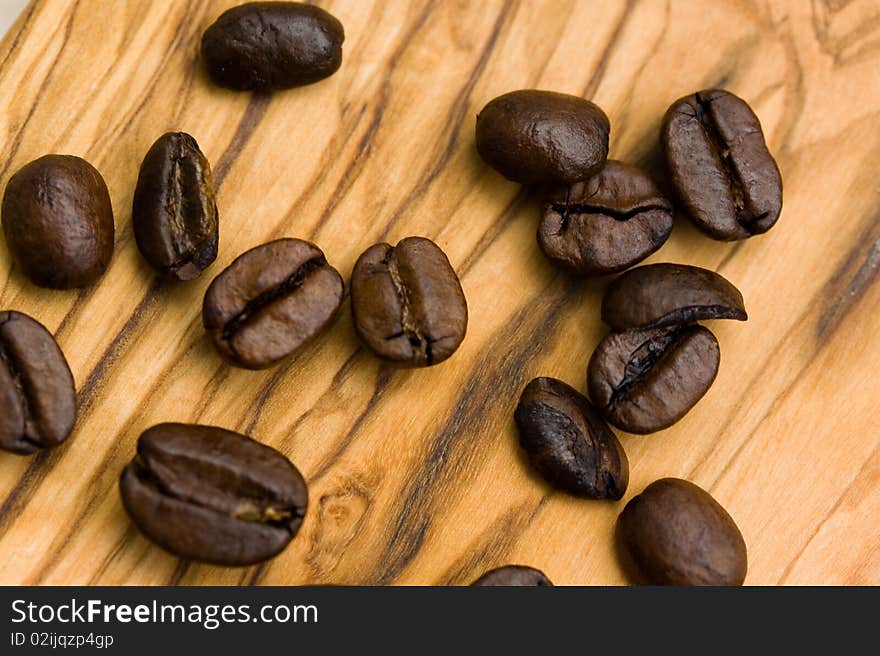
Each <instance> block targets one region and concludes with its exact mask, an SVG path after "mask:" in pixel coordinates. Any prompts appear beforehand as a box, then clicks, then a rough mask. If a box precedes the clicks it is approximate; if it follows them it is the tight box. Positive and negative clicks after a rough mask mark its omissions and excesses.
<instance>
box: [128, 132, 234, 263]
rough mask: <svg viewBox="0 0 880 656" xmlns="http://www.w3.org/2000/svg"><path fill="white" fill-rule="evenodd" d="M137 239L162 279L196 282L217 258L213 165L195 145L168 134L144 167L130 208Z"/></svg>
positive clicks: (178, 134) (179, 135) (184, 136)
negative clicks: (167, 277)
mask: <svg viewBox="0 0 880 656" xmlns="http://www.w3.org/2000/svg"><path fill="white" fill-rule="evenodd" d="M132 223H133V225H134V237H135V240H136V241H137V245H138V249H140V251H141V254H142V255H143V256H144V259H146V260H147V262H149V263H150V266H152V267H153V268H154V269H155V270H156V271H158V272H159V273H161V274H162V275H165V276H169V277H171V278H176V279H178V280H193V279H195V278H198V277H199V275H200V274H201V273H202V271H204V270H205V269H206V268H207V267H208V266H209V265H210V264H211V262H213V261H214V259H215V258H216V257H217V241H218V228H219V225H218V220H217V202H216V200H215V197H214V182H213V179H212V177H211V165H210V164H208V160H207V159H206V158H205V156H204V155H203V154H202V151H201V150H199V145H198V144H197V143H196V140H195V139H193V138H192V137H191V136H190V135H188V134H186V133H184V132H169V133H167V134H164V135H162V136H161V137H159V139H158V140H157V141H156V143H154V144H153V147H152V148H150V150H149V152H147V156H146V157H145V158H144V162H143V164H141V170H140V174H139V175H138V181H137V187H136V188H135V190H134V203H133V207H132Z"/></svg>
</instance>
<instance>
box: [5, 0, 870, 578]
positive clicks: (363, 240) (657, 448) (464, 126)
mask: <svg viewBox="0 0 880 656" xmlns="http://www.w3.org/2000/svg"><path fill="white" fill-rule="evenodd" d="M231 4H233V3H232V2H229V1H220V2H207V1H206V2H198V1H192V2H158V1H157V2H150V1H147V0H141V1H135V0H132V1H128V2H122V1H115V0H79V1H77V0H44V1H42V2H35V3H34V4H32V5H31V6H30V7H29V8H28V9H27V10H26V12H25V13H24V15H23V16H22V17H21V19H20V20H19V21H18V23H17V24H16V26H15V27H13V28H12V30H11V32H10V33H9V34H8V35H7V37H6V38H5V40H4V41H3V42H2V45H0V108H2V109H0V138H2V142H0V148H2V158H0V185H3V186H5V184H6V181H7V180H8V179H9V176H10V175H11V174H12V173H13V172H14V171H15V170H17V169H18V168H19V167H20V166H22V165H23V164H25V163H26V162H28V161H30V160H32V159H34V158H36V157H38V156H40V155H43V154H46V153H50V152H57V153H71V154H76V155H80V156H83V157H85V158H87V159H88V160H89V161H90V162H92V163H93V164H94V165H95V166H96V167H97V168H98V169H99V170H100V171H101V172H102V173H103V174H104V177H105V178H106V180H107V184H108V186H109V188H110V192H111V196H112V199H113V205H114V209H115V215H116V226H117V243H116V252H115V255H114V258H113V262H112V265H111V268H110V269H109V271H108V272H107V274H106V275H105V276H104V278H103V279H102V280H101V281H100V284H98V285H97V286H95V287H93V288H90V289H87V290H83V291H71V292H53V291H46V290H41V289H38V288H36V287H34V286H33V285H31V284H29V283H28V282H27V281H26V280H25V279H24V278H23V277H22V275H21V273H20V272H19V271H18V270H17V269H16V267H14V266H13V265H12V263H11V260H10V256H9V254H8V251H7V249H6V247H5V244H4V245H0V290H2V293H0V307H2V308H3V309H16V310H22V311H25V312H28V313H30V314H32V315H33V316H35V317H37V318H38V319H39V320H41V321H43V322H44V323H45V324H46V325H47V326H48V327H49V328H50V329H51V330H52V331H54V332H55V334H56V335H57V338H58V340H59V342H60V344H61V346H62V348H63V349H64V351H65V353H66V354H67V357H68V359H69V361H70V364H71V368H72V370H73V373H74V376H75V378H76V381H77V386H78V391H79V404H80V410H79V420H78V422H77V427H76V430H75V433H74V434H73V436H72V437H71V439H70V440H69V441H68V442H67V444H66V445H64V446H63V447H61V448H58V449H55V450H53V451H50V452H46V453H41V454H39V455H36V456H33V457H26V458H23V457H18V456H14V455H10V454H0V501H2V503H0V582H2V583H29V584H72V583H79V584H85V583H101V584H122V583H128V584H165V583H179V584H238V583H261V584H301V583H315V584H319V583H320V584H324V583H337V584H378V583H394V584H442V583H454V584H458V583H466V582H469V581H470V580H472V579H473V578H475V577H476V576H477V575H478V574H480V573H481V572H482V571H483V570H485V569H487V568H490V567H493V566H496V565H501V564H505V563H508V562H517V563H527V564H531V565H534V566H536V567H540V568H541V569H543V570H544V571H546V572H547V574H548V575H549V576H550V578H551V579H552V580H553V581H555V582H556V583H558V584H618V583H624V582H625V578H624V576H623V574H622V572H621V570H620V568H619V566H618V564H617V561H616V559H615V556H614V552H613V548H612V539H611V536H612V529H613V526H614V522H615V518H616V516H617V514H618V513H619V512H620V510H621V509H622V508H623V504H624V502H625V501H626V500H627V499H628V498H630V497H631V496H632V495H633V494H636V493H638V492H639V491H640V490H641V489H643V488H644V487H645V485H647V484H648V483H650V482H651V481H653V480H655V479H657V478H660V477H663V476H680V477H684V478H688V479H690V480H693V481H694V482H696V483H698V484H700V485H702V486H703V487H705V488H706V489H708V490H710V491H711V492H712V494H713V495H715V497H716V498H717V499H718V500H719V501H720V502H721V503H722V504H723V505H724V506H725V507H726V508H727V509H728V510H729V511H730V513H731V514H732V515H733V517H734V518H735V519H736V521H737V523H738V524H739V526H740V527H741V529H742V531H743V534H744V535H745V539H746V542H747V544H748V548H749V575H748V579H747V582H748V583H752V584H776V583H789V584H803V583H838V584H858V583H862V584H867V583H872V584H878V583H880V550H878V547H880V529H878V525H880V521H878V520H880V411H878V410H880V409H878V405H880V376H878V371H880V339H878V337H880V284H876V283H877V280H878V278H880V185H878V182H877V176H878V171H880V168H878V163H880V130H878V124H880V75H878V73H877V71H878V66H880V3H878V2H876V1H872V0H853V1H851V2H845V1H843V0H824V1H823V0H813V1H812V2H807V1H806V0H791V1H790V2H786V1H784V0H779V1H777V2H764V1H754V2H750V1H747V0H729V1H724V2H721V1H718V2H708V1H707V2H698V1H686V0H681V1H670V2H663V1H661V0H643V1H642V2H635V1H628V2H624V1H618V2H615V1H612V0H608V1H607V2H576V1H572V2H564V1H562V0H557V1H548V2H537V1H521V2H513V1H512V2H504V1H500V0H498V1H491V2H488V1H482V0H481V1H474V2H453V1H448V0H434V1H433V2H430V1H415V0H414V1H412V2H401V1H395V2H385V1H382V2H379V1H376V2H368V1H365V0H364V1H362V0H357V1H355V0H351V1H345V2H343V1H333V2H326V3H322V4H324V5H325V6H327V7H328V8H329V9H330V10H331V11H332V12H333V13H334V14H336V15H337V16H338V17H339V18H340V19H341V20H342V22H343V23H344V24H345V28H346V33H347V40H346V42H345V56H344V63H343V66H342V68H341V70H340V71H339V72H338V74H336V75H335V76H333V77H332V78H330V79H328V80H326V81H324V82H322V83H320V84H316V85H313V86H309V87H306V88H302V89H297V90H292V91H289V92H285V93H279V94H277V95H274V96H272V97H271V98H259V97H252V96H250V95H248V94H242V93H232V92H227V91H224V90H221V89H217V88H213V87H212V86H211V85H210V84H209V83H208V82H207V80H206V77H205V75H204V73H203V71H202V70H201V68H200V67H199V64H198V57H197V52H198V42H199V37H200V34H201V32H202V31H203V30H204V29H205V27H206V26H207V25H209V24H210V23H211V22H212V21H213V19H214V18H215V17H216V16H217V15H218V14H219V13H220V11H221V10H223V9H225V8H226V7H228V6H229V5H231ZM717 85H723V86H726V87H727V88H729V89H731V90H732V91H734V92H735V93H737V94H739V95H741V96H743V97H744V98H746V99H747V100H748V101H749V102H750V103H751V105H752V106H753V107H754V109H755V110H756V112H757V114H758V115H759V116H760V118H761V121H762V123H763V125H764V130H765V133H766V135H767V139H768V143H769V145H770V148H771V151H772V152H773V153H774V154H775V155H776V157H777V159H778V161H779V164H780V167H781V169H782V174H783V178H784V181H785V204H784V210H783V215H782V218H781V219H780V221H779V223H778V224H777V226H776V227H775V228H774V229H773V230H772V231H771V232H770V233H769V234H767V235H765V236H762V237H759V238H754V239H751V240H749V241H747V242H742V243H736V244H725V243H719V242H714V241H711V240H709V239H707V238H705V237H703V236H702V235H701V234H699V233H698V232H697V231H696V230H695V229H694V228H692V227H691V226H690V225H689V224H688V223H687V222H684V221H678V222H677V223H676V227H675V230H674V231H673V234H672V237H671V238H670V240H669V242H668V243H667V245H666V246H665V247H664V248H663V249H662V250H661V251H660V252H659V253H658V254H656V255H655V256H654V257H652V258H651V261H672V262H687V263H692V264H696V265H700V266H704V267H709V268H712V269H715V270H717V271H719V272H721V273H722V274H723V275H725V276H726V277H727V278H729V279H730V280H731V281H733V282H734V283H735V284H736V285H737V286H738V287H739V288H740V289H741V290H742V292H743V294H744V296H745V299H746V303H747V307H748V310H749V314H750V317H751V318H750V320H749V321H748V323H746V324H740V323H733V322H728V323H725V322H716V323H715V325H713V326H712V329H713V331H714V332H715V333H716V335H717V336H718V339H719V342H720V344H721V350H722V363H721V370H720V373H719V376H718V379H717V381H716V382H715V385H714V386H713V387H712V389H711V390H710V392H709V393H708V395H707V396H706V397H705V398H704V399H703V400H702V401H701V402H700V403H699V405H698V406H697V407H696V408H695V409H694V410H693V411H692V412H691V413H690V414H689V415H688V416H687V417H686V418H685V419H684V420H682V421H681V422H679V423H678V424H677V425H676V426H674V427H672V428H670V429H668V430H666V431H663V432H662V433H658V434H655V435H652V436H647V437H637V436H630V435H624V436H623V437H622V441H623V443H624V446H625V447H626V450H627V452H628V454H629V459H630V463H631V477H630V489H629V491H628V493H627V496H626V498H625V499H624V501H621V502H620V503H609V502H591V501H585V500H579V499H575V498H572V497H570V496H567V495H565V494H562V493H557V492H554V491H553V490H552V489H551V488H549V487H548V486H547V485H545V484H544V483H543V482H542V481H541V480H540V479H539V478H537V477H536V476H535V475H533V474H532V473H531V472H530V471H529V470H528V469H527V468H526V466H525V462H524V459H523V457H522V456H521V454H520V452H519V450H518V447H517V444H516V438H515V433H514V430H513V424H512V412H513V408H514V406H515V404H516V400H517V397H518V395H519V392H520V390H521V388H522V387H523V385H524V384H525V383H526V382H527V381H528V380H529V379H531V378H532V377H534V376H537V375H550V376H557V377H559V378H562V379H563V380H565V381H567V382H569V383H570V384H572V385H574V386H576V387H578V388H581V389H583V388H584V386H585V383H584V376H585V368H586V364H587V360H588V358H589V355H590V353H591V352H592V350H593V348H594V346H595V345H596V343H597V342H598V340H599V339H600V338H601V337H602V335H603V334H604V331H605V328H604V327H603V325H602V324H601V322H600V320H599V313H598V305H599V301H600V298H601V293H602V290H603V288H604V285H605V284H606V281H593V282H579V281H576V280H572V279H570V278H568V277H566V276H565V275H564V274H561V273H560V272H558V271H557V270H555V269H554V268H553V267H552V266H550V265H549V264H548V262H547V261H546V260H545V259H544V258H543V257H542V255H541V253H540V252H539V250H538V248H537V246H536V244H535V229H536V222H537V221H536V217H537V213H538V200H539V199H538V198H536V197H534V196H533V195H530V194H528V193H526V192H523V191H522V190H521V189H520V187H518V186H517V185H515V184H512V183H510V182H507V181H505V180H504V179H502V178H501V177H500V176H499V175H497V174H496V173H495V172H493V171H492V170H490V169H488V168H487V167H486V166H484V165H483V164H482V163H481V162H480V160H479V159H478V157H477V155H476V153H475V149H474V143H473V127H474V117H475V115H476V113H477V111H478V110H479V109H480V107H482V105H483V104H484V103H485V102H486V101H488V100H489V99H491V98H493V97H494V96H496V95H498V94H500V93H503V92H505V91H508V90H512V89H516V88H524V87H539V88H549V89H555V90H559V91H565V92H571V93H575V94H580V95H583V96H585V97H588V98H592V99H594V100H595V101H596V102H597V103H599V104H600V105H601V106H602V107H603V108H604V109H605V110H606V111H607V113H608V114H609V116H610V118H611V123H612V139H611V153H612V156H613V157H615V158H619V159H624V160H626V161H629V162H634V163H641V164H643V165H646V166H652V167H653V166H656V164H657V152H656V146H657V136H658V125H659V121H660V118H661V117H662V115H663V112H664V111H665V109H666V107H667V106H668V105H669V104H670V103H671V102H672V101H673V100H675V99H676V98H678V97H679V96H681V95H684V94H686V93H689V92H692V91H695V90H698V89H702V88H706V87H712V86H717ZM167 130H185V131H187V132H190V133H191V134H193V135H194V136H195V137H196V138H197V139H198V141H199V143H200V144H201V146H202V149H203V150H204V151H205V153H206V154H207V155H208V157H209V159H210V160H211V161H212V162H213V164H214V169H215V172H216V179H217V183H218V184H219V206H220V216H221V244H220V255H219V258H218V260H217V262H216V263H215V264H214V265H213V267H212V268H211V269H210V270H209V271H208V275H205V276H203V278H202V279H200V280H198V281H196V282H193V283H190V284H168V283H162V282H159V281H157V279H156V278H155V277H154V275H153V274H152V273H151V271H150V270H149V269H148V268H147V267H146V265H145V264H144V263H143V261H142V260H141V259H140V256H139V254H138V252H137V249H136V247H135V244H134V240H133V239H132V231H131V225H130V206H131V198H132V193H133V190H134V184H135V180H136V177H137V171H138V168H139V166H140V162H141V159H142V158H143V155H144V153H145V152H146V150H147V149H148V148H149V146H150V145H151V144H152V142H153V141H154V140H155V139H156V138H157V137H158V136H159V135H160V134H162V133H163V132H165V131H167ZM413 234H418V235H425V236H428V237H431V238H433V239H435V240H436V241H437V242H438V243H439V244H440V245H441V246H442V248H444V250H445V251H446V252H447V253H448V255H449V257H450V259H451V261H452V263H453V265H454V266H455V267H456V268H457V270H458V271H459V273H460V276H461V279H462V283H463V286H464V289H465V293H466V295H467V298H468V304H469V309H470V325H469V329H468V336H467V339H466V340H465V342H464V344H463V345H462V347H461V349H460V350H459V351H458V353H457V354H456V355H455V356H454V357H453V358H452V359H450V360H449V361H447V362H445V363H444V364H442V365H440V366H437V367H434V368H430V369H425V370H417V371H406V370H395V369H393V368H391V367H389V366H386V365H383V364H382V363H381V362H379V361H378V360H376V359H375V358H374V357H372V356H371V355H370V354H369V353H367V352H365V350H364V349H363V348H360V347H359V345H358V343H357V341H356V339H355V336H354V334H353V331H352V326H351V319H350V315H349V313H348V309H347V307H346V309H345V311H344V312H343V313H342V316H341V318H340V319H339V320H338V321H337V322H336V323H335V325H334V326H333V327H332V329H330V330H329V331H327V333H326V334H324V335H323V336H322V337H320V338H319V339H318V340H317V341H316V342H315V343H314V344H313V345H312V346H310V347H309V348H307V349H306V350H305V351H304V352H303V353H302V354H301V355H299V356H297V357H296V358H294V359H292V360H290V361H287V362H285V363H284V364H283V365H281V366H278V367H276V368H274V369H271V370H268V371H264V372H248V371H243V370H239V369H234V368H230V367H229V366H227V365H225V364H223V363H222V362H221V361H220V359H219V358H218V356H217V355H216V354H215V352H214V351H213V349H212V347H211V345H210V344H209V343H208V341H207V340H206V338H205V335H204V332H203V330H202V327H201V320H200V309H201V300H202V295H203V293H204V290H205V287H206V286H207V285H208V284H209V282H210V279H211V277H212V276H213V275H215V274H217V273H219V272H220V271H221V270H222V268H223V267H225V266H226V265H227V264H229V262H230V261H231V260H232V259H233V258H234V257H235V256H237V255H238V254H240V253H241V252H242V251H244V250H246V249H248V248H250V247H252V246H255V245H257V244H260V243H262V242H265V241H267V240H269V239H272V238H277V237H281V236H297V237H303V238H308V239H312V240H314V241H316V242H317V243H318V244H319V245H320V246H321V247H322V248H323V249H324V251H325V252H326V253H327V256H328V258H329V260H330V261H331V263H333V264H334V265H335V266H336V267H337V268H339V269H340V271H342V272H344V273H345V274H346V275H347V274H348V272H350V270H351V267H352V265H353V263H354V261H355V259H356V258H357V256H358V255H359V254H360V253H361V252H362V251H363V250H364V249H365V248H366V247H368V246H369V245H371V244H373V243H375V242H377V241H379V240H389V241H391V242H396V241H397V240H398V239H400V238H402V237H404V236H407V235H413ZM160 421H186V422H201V423H208V424H217V425H222V426H225V427H227V428H231V429H235V430H238V431H242V432H246V433H249V434H251V435H253V436H254V437H255V438H257V439H259V440H261V441H264V442H266V443H268V444H271V445H272V446H274V447H276V448H278V449H280V450H281V451H283V452H284V453H285V454H287V455H288V456H289V457H290V458H291V459H292V460H293V461H294V462H295V463H296V464H297V466H298V467H299V468H300V469H301V470H302V471H303V473H304V475H305V476H306V478H307V479H308V481H309V484H310V490H311V505H310V508H309V513H308V517H307V519H306V521H305V524H304V526H303V529H302V531H301V533H300V535H299V536H298V537H297V538H296V539H295V540H294V542H293V543H291V545H290V547H289V548H288V549H287V550H286V551H285V552H284V553H283V554H282V555H281V556H279V557H278V558H276V559H275V560H273V561H272V562H270V563H267V564H265V565H262V566H259V567H252V568H247V569H222V568H214V567H208V566H203V565H197V564H190V563H186V562H181V561H179V560H178V559H175V558H173V557H171V556H169V555H168V554H166V553H165V552H163V551H162V550H161V549H159V548H157V547H155V546H154V545H152V544H151V543H149V542H148V541H147V540H146V539H144V538H143V537H141V536H140V535H139V534H138V532H137V531H136V530H135V529H134V528H133V527H132V525H131V523H130V522H129V520H128V518H127V516H126V515H125V513H124V511H123V509H122V506H121V504H120V501H119V496H118V492H117V479H118V476H119V472H120V470H121V468H122V467H123V466H124V464H125V463H126V462H127V461H128V460H129V459H130V458H131V456H132V454H133V450H134V445H135V441H136V439H137V436H138V435H139V434H140V432H141V431H142V430H144V429H145V428H147V427H149V426H151V425H153V424H155V423H157V422H160Z"/></svg>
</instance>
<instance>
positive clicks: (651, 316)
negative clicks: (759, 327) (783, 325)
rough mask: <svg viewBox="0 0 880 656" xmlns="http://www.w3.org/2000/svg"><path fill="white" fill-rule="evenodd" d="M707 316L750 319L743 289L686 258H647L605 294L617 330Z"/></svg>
mask: <svg viewBox="0 0 880 656" xmlns="http://www.w3.org/2000/svg"><path fill="white" fill-rule="evenodd" d="M707 319H736V320H737V321H745V320H746V319H748V315H747V314H746V310H745V307H744V306H743V298H742V294H741V293H740V292H739V290H738V289H737V288H736V287H734V286H733V285H732V284H730V282H728V281H727V280H726V279H725V278H724V277H722V276H721V275H720V274H717V273H715V272H714V271H709V270H708V269H701V268H700V267H695V266H688V265H685V264H668V263H664V264H648V265H645V266H641V267H638V268H635V269H632V270H630V271H627V272H626V273H624V274H623V275H621V276H620V277H619V278H617V279H616V280H615V281H614V282H612V283H611V284H610V285H609V286H608V289H607V291H606V292H605V297H604V298H603V299H602V320H603V321H605V323H607V324H608V325H609V326H611V327H612V328H614V329H617V330H620V329H625V328H652V327H658V326H669V325H679V324H685V323H693V322H695V321H704V320H707Z"/></svg>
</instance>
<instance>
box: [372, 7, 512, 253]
mask: <svg viewBox="0 0 880 656" xmlns="http://www.w3.org/2000/svg"><path fill="white" fill-rule="evenodd" d="M512 6H513V4H512V2H511V0H507V1H506V2H505V3H504V6H503V7H502V9H501V11H500V13H499V14H498V17H497V18H496V19H495V24H494V25H493V26H492V31H491V32H490V33H489V38H488V39H487V40H486V44H485V45H484V46H483V50H482V51H481V52H480V56H479V58H478V59H477V63H476V64H475V65H474V67H473V68H472V69H471V71H470V73H469V74H468V77H467V80H466V81H465V83H464V85H463V86H462V87H461V90H460V91H459V92H458V94H456V97H455V100H454V101H453V103H452V108H451V109H450V111H449V114H448V115H447V117H446V121H444V125H445V126H446V127H445V128H444V132H445V133H446V135H447V136H446V145H445V146H444V147H443V149H442V150H441V151H440V156H439V157H438V158H437V159H436V160H435V161H434V162H433V163H432V164H431V165H430V166H429V168H428V170H427V171H425V172H424V173H423V174H422V175H421V176H420V178H419V180H418V182H417V183H416V184H415V185H414V186H413V188H412V190H411V191H410V193H409V194H408V195H407V196H406V198H404V199H403V201H402V202H401V203H400V205H398V207H397V209H395V211H394V212H393V213H392V214H391V217H390V218H389V219H388V222H387V223H386V224H385V227H384V228H383V229H382V232H381V233H380V235H379V239H378V241H380V242H381V241H385V240H386V239H387V238H388V235H389V234H390V233H391V231H392V230H393V229H394V227H395V226H396V225H397V223H398V221H400V218H401V217H402V216H403V215H404V213H405V212H406V210H407V209H408V208H409V207H410V206H411V205H412V204H413V202H414V201H415V200H417V199H418V198H421V197H422V196H424V194H425V192H426V191H427V190H428V188H429V187H430V186H431V183H432V182H433V181H434V180H435V179H436V178H437V176H438V175H439V174H440V172H441V171H442V170H443V167H444V166H445V165H446V163H447V162H448V161H449V159H450V158H451V157H452V154H453V153H454V152H455V146H456V143H457V142H458V136H459V132H461V127H462V123H463V121H464V119H465V118H466V117H467V108H468V106H469V104H470V103H469V101H470V96H471V92H472V91H473V89H474V85H476V83H477V81H478V80H479V79H480V76H481V75H482V74H483V71H485V70H486V64H488V62H489V56H490V55H491V54H492V50H493V49H494V48H495V44H496V43H498V37H499V35H500V34H501V28H502V27H503V26H504V25H505V23H506V22H507V19H508V17H509V16H510V15H511V7H512Z"/></svg>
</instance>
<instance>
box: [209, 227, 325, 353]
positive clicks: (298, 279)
mask: <svg viewBox="0 0 880 656" xmlns="http://www.w3.org/2000/svg"><path fill="white" fill-rule="evenodd" d="M342 292H343V282H342V276H340V275H339V272H338V271H336V269H334V268H333V267H332V266H330V265H329V264H327V260H326V259H325V258H324V253H322V252H321V249H320V248H318V247H317V246H315V245H314V244H312V243H310V242H307V241H303V240H302V239H278V240H276V241H271V242H269V243H268V244H263V245H262V246H257V247H256V248H252V249H251V250H249V251H247V252H246V253H244V254H242V255H239V256H238V257H237V258H236V259H235V261H233V262H232V264H230V265H229V266H228V267H227V268H226V269H225V270H224V271H223V272H222V273H221V274H220V275H218V276H217V277H216V278H215V279H214V281H213V282H212V283H211V285H210V286H209V287H208V291H207V292H206V293H205V301H204V304H203V306H202V320H203V322H204V325H205V329H206V330H207V331H208V334H209V335H210V336H211V339H212V340H213V341H214V346H216V347H217V350H218V351H219V352H220V353H221V355H223V356H224V357H226V358H227V359H228V360H229V361H230V362H232V363H233V364H235V365H238V366H239V367H244V368H245V369H262V368H264V367H269V366H271V365H273V364H275V363H276V362H278V361H279V360H281V359H282V358H285V357H287V356H288V355H291V354H292V353H294V352H296V351H297V350H299V349H300V348H301V347H302V346H303V345H305V344H306V343H307V342H308V341H309V340H310V339H312V338H313V337H315V336H316V335H317V334H318V333H320V332H321V331H322V330H324V328H325V327H326V326H327V325H329V323H330V322H331V320H332V319H333V317H334V316H335V315H336V311H337V310H338V309H339V306H340V305H341V303H342Z"/></svg>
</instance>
